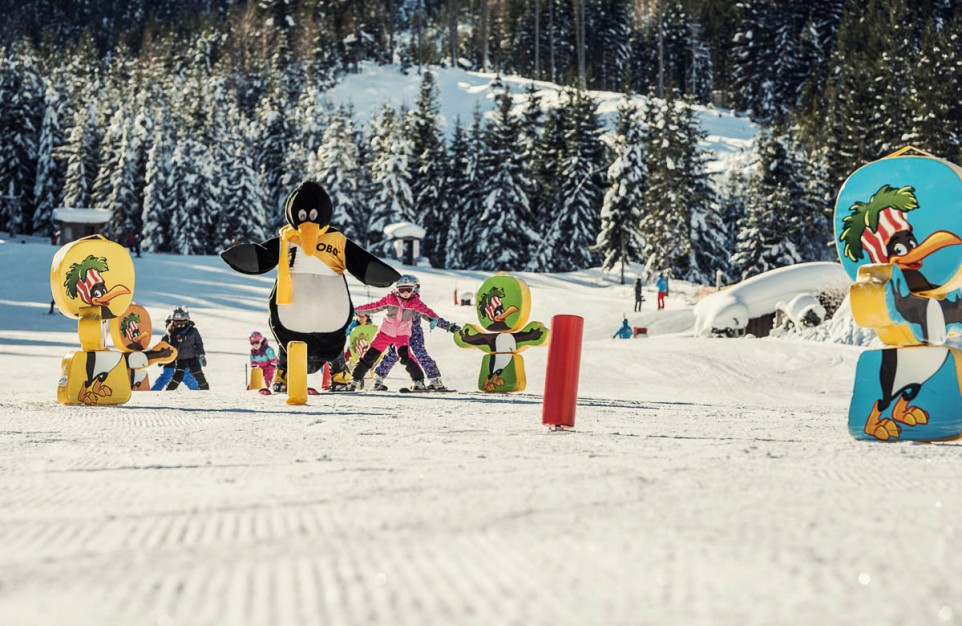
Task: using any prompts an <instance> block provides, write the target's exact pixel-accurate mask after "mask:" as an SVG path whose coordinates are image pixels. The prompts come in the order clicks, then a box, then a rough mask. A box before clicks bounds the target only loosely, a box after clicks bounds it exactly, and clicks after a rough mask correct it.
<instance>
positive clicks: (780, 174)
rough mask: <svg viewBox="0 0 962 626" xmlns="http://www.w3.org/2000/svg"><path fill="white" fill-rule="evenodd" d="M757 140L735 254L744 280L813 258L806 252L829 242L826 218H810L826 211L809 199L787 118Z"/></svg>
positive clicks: (822, 214) (820, 216) (734, 259)
mask: <svg viewBox="0 0 962 626" xmlns="http://www.w3.org/2000/svg"><path fill="white" fill-rule="evenodd" d="M757 141H758V143H757V146H758V147H757V151H758V166H757V169H756V170H755V174H754V175H753V176H752V179H751V181H750V196H749V200H748V206H747V207H746V213H745V217H744V219H743V220H742V221H741V222H740V223H739V224H738V241H737V243H736V246H735V255H734V256H733V257H732V263H733V264H734V265H735V266H736V267H737V269H738V271H739V272H740V275H741V278H742V280H744V279H745V278H748V277H750V276H754V275H755V274H761V273H762V272H767V271H768V270H772V269H775V268H778V267H783V266H786V265H793V264H795V263H799V262H801V261H807V260H812V259H811V258H810V257H809V258H806V256H805V254H812V253H811V250H813V249H817V248H818V246H819V245H824V243H825V238H824V235H825V233H826V229H825V227H824V224H823V225H822V226H821V228H813V226H812V221H814V222H815V223H816V224H818V223H819V222H820V221H824V220H825V214H824V212H823V211H821V210H819V209H818V207H814V206H812V204H811V203H810V201H809V198H810V195H809V192H808V190H807V188H806V181H805V180H804V176H805V168H804V167H803V164H802V163H800V162H799V161H798V160H797V158H796V154H795V153H794V152H793V150H792V147H791V145H790V143H791V140H790V138H789V135H788V133H787V131H786V128H785V126H784V124H783V123H782V122H781V121H780V120H779V121H777V122H776V124H774V125H773V127H772V128H771V129H768V128H762V129H761V130H760V131H759V134H758V140H757ZM813 230H815V231H821V232H818V233H814V232H812V231H813Z"/></svg>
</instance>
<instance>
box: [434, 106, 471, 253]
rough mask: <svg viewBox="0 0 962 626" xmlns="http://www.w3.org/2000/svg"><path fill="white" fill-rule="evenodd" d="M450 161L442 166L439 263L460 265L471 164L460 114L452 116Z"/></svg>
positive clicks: (467, 215) (468, 202) (469, 150)
mask: <svg viewBox="0 0 962 626" xmlns="http://www.w3.org/2000/svg"><path fill="white" fill-rule="evenodd" d="M448 158H449V160H450V165H449V166H448V167H447V168H446V172H445V177H444V187H443V194H444V199H445V219H446V228H447V232H446V233H445V237H444V250H443V251H442V254H441V258H440V261H441V266H442V267H446V268H449V269H464V268H465V267H466V263H465V261H466V260H467V258H468V256H469V255H468V254H467V250H466V249H465V248H466V241H467V240H466V238H465V235H466V233H465V227H466V224H467V221H468V219H469V210H470V209H469V208H468V207H469V206H470V205H471V202H470V201H468V198H469V196H470V193H471V191H472V189H471V187H472V185H473V184H474V181H473V180H472V176H473V171H474V164H473V162H472V158H471V148H470V146H469V144H468V137H467V135H466V133H465V130H464V128H463V127H462V126H461V118H455V120H454V131H453V134H452V137H451V146H450V148H449V149H448Z"/></svg>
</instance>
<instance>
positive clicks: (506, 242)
mask: <svg viewBox="0 0 962 626" xmlns="http://www.w3.org/2000/svg"><path fill="white" fill-rule="evenodd" d="M491 88H492V91H493V92H494V103H495V104H494V106H495V108H494V111H493V112H492V117H491V120H490V121H489V122H488V126H487V129H486V132H485V153H484V159H485V162H486V163H485V166H484V167H485V170H486V172H487V173H488V177H487V178H485V179H483V181H482V183H483V184H482V189H483V192H482V193H483V194H484V200H483V209H482V210H483V212H482V214H481V218H480V220H479V222H478V239H477V245H478V251H479V253H480V254H479V258H478V268H479V269H482V270H486V271H501V270H508V271H510V270H520V269H522V268H523V267H524V264H525V263H526V261H527V260H528V256H527V255H528V251H529V250H530V249H531V244H532V243H534V242H535V241H537V234H536V232H535V231H533V230H532V228H531V214H530V207H529V205H528V194H527V191H526V180H527V175H526V172H525V167H524V163H523V162H522V159H521V154H520V153H518V151H517V149H516V147H515V146H516V143H517V139H518V120H517V118H515V116H514V115H513V113H512V112H511V109H512V107H513V105H514V100H513V99H512V96H511V91H510V89H508V87H506V86H505V85H504V83H502V82H501V79H500V77H498V78H496V79H495V82H494V83H493V84H492V86H491Z"/></svg>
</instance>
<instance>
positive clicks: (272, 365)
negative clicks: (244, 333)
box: [250, 330, 277, 387]
mask: <svg viewBox="0 0 962 626" xmlns="http://www.w3.org/2000/svg"><path fill="white" fill-rule="evenodd" d="M250 342H251V368H255V367H259V368H261V371H262V372H263V373H264V385H266V386H267V387H270V386H271V381H272V380H274V370H275V369H277V355H276V354H275V353H274V348H272V347H270V346H269V345H267V337H265V336H264V335H262V334H261V333H259V332H257V331H256V330H255V331H254V332H252V333H251V336H250Z"/></svg>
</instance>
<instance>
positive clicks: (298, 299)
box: [277, 247, 351, 333]
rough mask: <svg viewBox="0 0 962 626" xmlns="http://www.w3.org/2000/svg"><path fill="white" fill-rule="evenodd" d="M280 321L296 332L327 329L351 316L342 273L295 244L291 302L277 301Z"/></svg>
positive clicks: (344, 322)
mask: <svg viewBox="0 0 962 626" xmlns="http://www.w3.org/2000/svg"><path fill="white" fill-rule="evenodd" d="M277 317H278V318H279V320H280V322H281V325H283V326H284V328H287V329H288V330H292V331H294V332H298V333H330V332H334V331H337V330H340V329H342V328H344V326H345V325H346V324H347V323H348V321H349V318H350V317H351V295H350V293H349V292H348V290H347V283H345V282H344V277H343V276H341V275H340V274H338V273H336V272H335V271H334V270H332V269H331V268H330V267H328V265H327V264H326V263H324V262H322V261H320V260H318V259H317V258H316V257H311V256H307V255H306V254H304V251H303V250H302V249H300V247H298V248H297V254H296V256H295V257H294V265H293V266H292V267H291V303H290V304H278V305H277Z"/></svg>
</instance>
